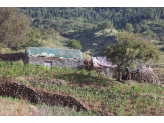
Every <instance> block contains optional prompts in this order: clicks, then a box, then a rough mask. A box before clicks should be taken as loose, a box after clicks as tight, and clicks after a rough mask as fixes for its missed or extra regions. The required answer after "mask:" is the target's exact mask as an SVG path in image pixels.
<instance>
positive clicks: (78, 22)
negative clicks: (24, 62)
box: [17, 7, 164, 42]
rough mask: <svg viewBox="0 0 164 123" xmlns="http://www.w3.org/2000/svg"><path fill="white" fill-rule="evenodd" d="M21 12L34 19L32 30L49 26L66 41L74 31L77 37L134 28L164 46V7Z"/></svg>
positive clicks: (26, 9) (84, 8)
mask: <svg viewBox="0 0 164 123" xmlns="http://www.w3.org/2000/svg"><path fill="white" fill-rule="evenodd" d="M17 12H18V13H19V12H23V13H24V14H26V15H27V16H28V17H30V18H31V26H33V27H37V28H39V26H40V25H44V28H45V27H46V25H49V26H50V27H51V28H53V29H55V30H57V31H58V32H60V34H62V35H63V36H66V37H69V35H70V34H69V33H66V32H67V31H68V30H70V29H73V30H74V34H75V35H76V34H81V33H82V32H84V31H86V29H88V28H90V29H92V30H91V31H94V30H96V29H104V28H115V29H117V30H119V31H123V30H128V29H127V27H128V26H131V27H132V28H131V27H130V28H131V29H132V30H130V32H134V33H143V36H144V37H145V38H149V39H150V38H154V39H156V40H160V41H163V42H164V20H163V19H164V8H163V7H128V8H127V7H26V8H25V7H21V8H17ZM127 24H129V25H127ZM128 32H129V30H128Z"/></svg>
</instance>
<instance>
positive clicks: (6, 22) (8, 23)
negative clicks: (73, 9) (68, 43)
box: [0, 7, 59, 50]
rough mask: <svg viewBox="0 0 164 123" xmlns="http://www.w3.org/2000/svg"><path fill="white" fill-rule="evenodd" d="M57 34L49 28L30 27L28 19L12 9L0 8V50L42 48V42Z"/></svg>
mask: <svg viewBox="0 0 164 123" xmlns="http://www.w3.org/2000/svg"><path fill="white" fill-rule="evenodd" d="M58 34H59V33H58V32H57V31H56V30H54V29H51V28H50V27H47V28H43V27H42V26H40V27H39V28H33V27H30V18H29V17H27V16H26V15H24V14H22V13H18V12H17V9H16V8H13V7H0V50H1V49H2V48H11V49H12V50H19V49H21V48H25V47H30V46H31V47H40V46H43V43H42V40H45V39H47V38H48V37H47V36H48V35H49V36H54V37H57V35H58Z"/></svg>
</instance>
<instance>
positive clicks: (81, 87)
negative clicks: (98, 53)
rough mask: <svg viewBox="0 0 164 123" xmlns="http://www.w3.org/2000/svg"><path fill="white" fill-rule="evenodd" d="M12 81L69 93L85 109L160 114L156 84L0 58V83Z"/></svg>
mask: <svg viewBox="0 0 164 123" xmlns="http://www.w3.org/2000/svg"><path fill="white" fill-rule="evenodd" d="M6 80H12V81H14V82H16V83H19V84H23V85H26V86H29V87H32V88H37V89H40V90H45V91H47V92H50V93H51V92H53V93H57V94H62V95H69V96H71V97H74V98H76V99H78V100H80V101H81V102H82V104H83V105H85V106H86V107H87V108H88V110H89V111H92V112H94V113H96V112H104V113H107V114H108V115H117V116H118V115H123V116H127V115H128V116H134V115H136V116H140V115H143V116H147V115H148V116H153V115H155V116H158V115H161V116H163V115H164V112H163V110H164V87H159V86H158V85H157V84H145V83H138V82H136V81H126V82H124V83H120V82H118V81H116V80H115V79H111V78H109V77H106V76H104V75H103V74H100V75H98V74H97V73H96V72H94V71H91V72H88V71H86V70H85V69H83V70H81V71H79V70H76V69H71V68H70V69H68V68H66V67H65V68H64V69H61V68H57V67H51V68H50V69H48V68H47V67H45V66H41V65H39V64H38V65H36V67H34V66H33V64H27V65H26V66H24V65H23V64H22V63H20V62H18V63H16V62H9V61H6V62H4V61H0V82H1V83H2V82H4V81H6Z"/></svg>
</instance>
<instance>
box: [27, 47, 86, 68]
mask: <svg viewBox="0 0 164 123" xmlns="http://www.w3.org/2000/svg"><path fill="white" fill-rule="evenodd" d="M27 63H32V64H34V65H37V64H41V65H45V66H48V67H49V68H50V67H51V66H55V67H60V68H64V67H68V68H74V69H79V70H82V69H83V67H84V63H83V58H82V54H81V51H80V50H72V49H58V48H44V47H41V48H40V47H27V48H26V49H25V58H24V64H27Z"/></svg>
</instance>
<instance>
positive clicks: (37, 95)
mask: <svg viewBox="0 0 164 123" xmlns="http://www.w3.org/2000/svg"><path fill="white" fill-rule="evenodd" d="M0 95H2V96H3V97H5V96H7V97H8V96H10V97H13V98H18V99H25V100H28V101H30V102H31V103H36V104H46V105H48V106H54V105H61V106H68V107H75V108H76V109H77V110H78V111H79V110H81V109H83V110H87V111H88V109H87V108H86V107H85V106H84V105H83V104H82V103H80V102H79V101H77V99H75V98H73V97H71V96H64V95H59V94H55V93H49V92H46V91H43V90H37V89H34V88H30V87H27V86H26V85H22V84H18V83H15V82H10V81H5V82H2V83H1V84H0Z"/></svg>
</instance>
